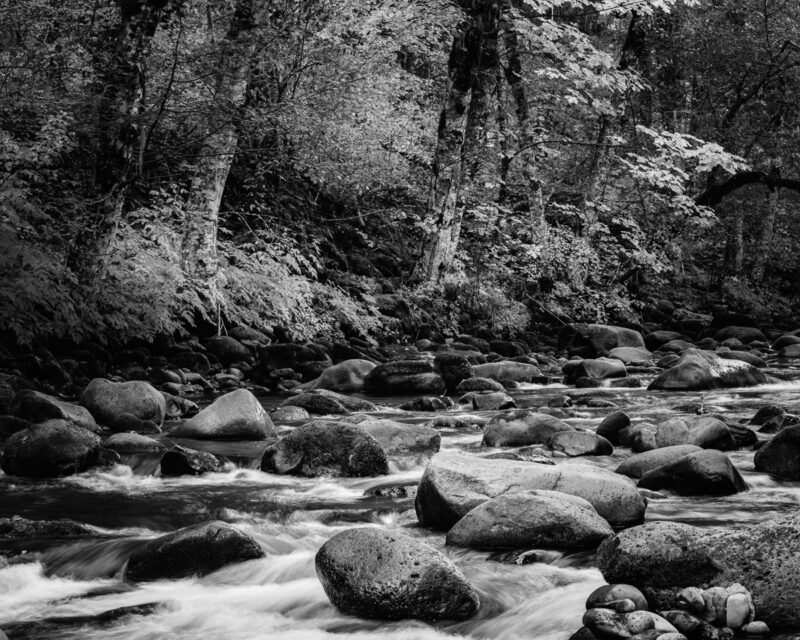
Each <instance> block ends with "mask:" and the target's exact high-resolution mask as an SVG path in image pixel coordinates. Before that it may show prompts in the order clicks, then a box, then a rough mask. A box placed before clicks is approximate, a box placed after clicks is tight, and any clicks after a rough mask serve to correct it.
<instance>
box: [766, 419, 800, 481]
mask: <svg viewBox="0 0 800 640" xmlns="http://www.w3.org/2000/svg"><path fill="white" fill-rule="evenodd" d="M755 467H756V471H762V472H764V473H769V474H771V475H773V476H778V477H781V478H786V479H789V480H800V426H792V427H785V428H783V429H781V430H780V431H779V432H778V433H777V434H776V435H774V436H773V437H772V440H770V441H769V442H767V443H766V444H765V445H764V446H763V447H761V448H760V449H759V450H758V451H756V455H755Z"/></svg>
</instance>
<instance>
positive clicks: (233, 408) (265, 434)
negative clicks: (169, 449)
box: [170, 389, 277, 440]
mask: <svg viewBox="0 0 800 640" xmlns="http://www.w3.org/2000/svg"><path fill="white" fill-rule="evenodd" d="M170 436H172V437H173V438H192V439H194V440H276V439H277V435H276V434H275V425H273V424H272V420H271V419H270V417H269V415H267V412H266V411H265V410H264V407H262V406H261V403H260V402H259V401H258V398H256V397H255V396H254V395H253V394H252V393H250V392H249V391H248V390H247V389H237V390H236V391H231V392H230V393H226V394H225V395H224V396H220V397H219V398H217V399H216V400H214V402H212V403H211V404H210V405H208V406H207V407H206V408H205V409H203V410H202V411H201V412H200V413H198V414H197V415H196V416H194V417H193V418H189V419H188V420H187V421H186V422H184V423H183V424H181V425H178V426H176V427H174V428H173V429H171V430H170Z"/></svg>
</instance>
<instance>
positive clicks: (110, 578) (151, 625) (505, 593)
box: [0, 370, 800, 640]
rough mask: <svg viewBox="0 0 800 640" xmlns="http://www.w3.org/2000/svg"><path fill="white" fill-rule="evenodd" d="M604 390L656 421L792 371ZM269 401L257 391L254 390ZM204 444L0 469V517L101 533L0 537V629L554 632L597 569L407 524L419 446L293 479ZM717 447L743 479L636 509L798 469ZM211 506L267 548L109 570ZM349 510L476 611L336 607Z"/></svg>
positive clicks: (754, 394)
mask: <svg viewBox="0 0 800 640" xmlns="http://www.w3.org/2000/svg"><path fill="white" fill-rule="evenodd" d="M782 373H783V375H784V376H785V375H786V373H787V372H786V371H785V370H784V371H783V372H782ZM565 390H566V388H565V387H563V386H561V385H548V386H533V385H531V386H529V387H528V388H526V389H523V390H519V391H515V392H513V393H512V395H513V396H514V397H515V399H516V401H517V403H518V405H519V406H520V407H523V408H524V407H537V406H541V405H544V404H546V403H547V400H548V399H550V398H552V397H553V396H555V395H561V394H563V393H564V392H565ZM571 392H575V390H571ZM578 393H589V394H593V393H597V391H596V390H592V391H586V392H578ZM603 393H610V394H612V396H611V399H612V400H614V401H615V402H617V403H618V404H619V405H620V408H622V409H624V410H625V411H626V412H627V413H628V414H629V415H630V416H631V418H632V420H633V421H634V422H636V421H638V420H647V421H650V422H657V421H660V420H663V419H665V418H668V417H672V416H675V415H680V414H681V413H682V411H681V410H680V409H676V407H680V408H685V406H686V405H689V404H696V403H701V402H702V403H703V405H704V406H705V407H706V409H707V410H709V411H714V412H724V413H726V414H728V415H730V416H732V417H740V418H750V417H751V416H752V415H753V414H754V413H755V411H756V410H757V409H758V408H759V407H760V406H762V405H763V404H766V403H775V404H781V405H788V406H792V405H794V404H797V403H799V402H800V382H792V381H787V382H783V383H780V384H774V385H767V386H761V387H755V388H748V389H733V390H722V391H714V392H707V393H704V394H702V395H701V394H699V393H664V392H649V391H646V390H645V389H644V388H642V389H610V390H605V391H603ZM371 399H372V400H373V401H377V402H378V403H382V405H383V407H382V410H381V411H380V412H379V415H380V416H381V417H391V418H392V419H395V420H400V421H407V422H427V421H429V420H430V419H431V417H432V416H431V414H423V413H413V412H405V411H400V410H399V409H396V408H394V407H396V406H397V405H398V404H400V403H401V402H403V401H404V400H405V399H404V398H383V399H381V398H379V399H377V400H376V399H375V398H371ZM279 401H280V399H277V398H276V399H275V401H274V402H269V401H266V402H265V406H274V405H275V404H277V403H278V402H279ZM573 410H574V413H575V415H574V417H572V418H569V419H567V422H569V423H571V424H574V425H576V426H582V427H587V426H596V425H597V424H598V423H599V422H600V420H601V419H602V417H603V416H605V415H606V414H607V413H608V411H609V410H608V409H587V408H585V407H581V406H577V407H575V408H574V409H573ZM448 415H453V416H461V417H470V416H471V417H473V418H475V419H477V420H479V421H486V420H487V419H488V417H489V416H490V415H491V414H490V413H480V412H467V411H463V410H458V409H451V410H450V411H448ZM442 436H443V437H442V450H461V451H467V452H473V453H475V452H478V451H481V448H480V441H481V437H482V432H481V430H480V429H479V428H470V429H460V430H456V429H448V430H443V431H442ZM182 443H184V444H189V445H190V446H195V445H198V444H199V443H196V442H189V443H185V442H182ZM198 448H199V447H198ZM204 448H206V449H210V450H212V451H215V452H217V453H223V454H226V455H228V457H230V458H231V459H232V460H234V461H235V462H236V464H233V463H231V464H230V465H229V467H228V469H227V470H226V471H225V472H223V473H217V474H210V475H206V476H204V477H200V478H177V479H172V478H170V479H162V478H160V477H157V475H154V472H155V470H156V466H157V465H156V464H155V462H154V461H153V460H152V459H149V460H148V459H130V460H127V462H129V464H130V466H129V465H116V466H115V467H112V468H110V469H105V470H102V471H92V472H88V473H84V474H81V475H78V476H72V477H68V478H63V479H58V480H50V481H44V482H42V481H28V480H22V479H18V478H14V479H12V478H10V477H8V476H4V475H2V473H1V472H0V517H9V516H11V515H19V516H22V517H25V518H31V519H54V518H71V519H73V520H75V521H78V522H82V523H86V524H89V525H91V526H93V527H96V528H97V530H98V533H99V534H101V535H100V536H99V537H98V538H91V539H87V540H55V541H54V540H47V541H44V540H28V541H25V542H24V543H19V542H16V543H12V542H9V541H3V540H0V554H4V553H5V554H9V553H10V554H11V555H12V556H14V554H17V553H18V552H19V551H20V550H22V549H25V550H26V554H25V555H24V556H19V555H16V556H15V557H14V560H13V561H12V562H11V563H7V562H2V559H0V629H5V630H6V631H7V633H8V634H9V637H10V638H11V640H17V638H26V639H32V640H38V639H42V640H45V639H47V640H55V639H82V640H100V639H118V640H122V639H125V640H167V639H169V640H197V639H201V638H202V639H206V638H207V639H209V640H212V639H213V640H221V639H224V640H255V639H261V638H270V639H271V640H276V639H282V640H315V639H321V638H328V639H332V638H337V639H341V640H344V639H345V638H353V639H357V638H362V639H364V640H367V639H369V640H377V639H380V640H428V639H431V640H433V639H444V638H450V639H452V638H476V639H480V638H486V639H489V638H491V639H508V640H513V639H517V638H519V639H523V638H525V639H531V638H535V639H537V640H565V639H566V638H568V637H569V636H570V635H571V634H572V633H574V632H575V631H576V630H577V629H578V628H579V627H580V626H581V623H580V621H581V616H582V615H583V611H584V602H585V600H586V597H587V596H588V595H589V593H590V592H591V591H592V590H594V589H595V588H597V587H598V586H600V585H601V584H604V582H605V581H604V580H603V578H602V576H601V575H600V572H599V571H598V570H597V569H596V567H595V566H594V554H593V553H586V552H583V553H573V554H565V553H559V552H555V551H548V552H540V553H538V554H534V556H533V558H534V559H535V560H536V561H534V562H530V563H528V564H518V563H516V562H515V560H516V559H517V556H516V555H514V554H512V553H486V552H478V551H470V550H463V549H454V548H449V547H445V545H444V534H443V533H441V532H431V531H427V530H424V529H420V528H418V527H417V526H416V517H415V515H414V510H413V487H414V485H415V484H416V482H417V481H418V480H419V478H420V477H421V475H422V472H423V470H424V468H425V460H424V459H413V458H408V459H406V458H399V459H393V460H392V461H391V466H392V475H391V476H390V477H388V478H387V477H380V478H369V479H338V478H337V479H330V478H315V479H305V478H302V479H301V478H293V477H288V476H275V475H270V474H267V473H263V472H261V471H259V470H257V461H258V459H259V457H260V453H261V446H260V445H257V444H253V443H214V444H210V443H207V444H206V445H205V447H204ZM629 455H630V451H627V450H624V449H619V450H618V451H617V452H615V454H614V455H613V456H609V457H598V458H579V459H577V460H575V459H560V460H558V463H559V464H574V463H575V462H581V463H590V464H597V465H602V466H604V467H610V468H615V467H616V466H617V465H618V464H619V462H620V461H621V460H622V459H624V458H625V457H627V456H629ZM730 457H731V459H732V460H733V462H734V464H735V465H736V466H737V468H738V469H739V470H740V472H741V473H742V475H743V476H744V478H745V479H746V481H747V482H748V484H749V485H750V490H749V491H747V492H745V493H740V494H738V495H735V496H730V497H724V498H718V497H714V498H709V497H699V498H697V497H693V498H686V497H677V496H669V497H666V498H665V499H658V500H652V501H650V503H649V505H648V508H647V514H646V518H647V520H673V521H680V522H686V523H690V524H694V525H699V526H716V525H726V526H732V527H746V526H748V525H750V524H753V523H755V522H761V521H764V520H767V519H769V518H771V517H773V516H775V515H777V514H779V513H785V512H786V511H787V510H790V509H795V508H797V505H798V503H800V483H790V482H784V481H776V480H775V479H773V478H770V477H769V476H766V475H764V474H761V473H757V472H755V471H754V469H753V452H752V451H738V452H732V453H731V454H730ZM387 484H394V485H403V486H408V488H409V491H408V495H406V496H400V497H393V496H395V495H396V492H385V491H383V492H380V491H379V492H377V494H376V492H375V491H374V490H375V489H376V488H377V489H380V488H381V487H385V486H386V485H387ZM212 517H216V518H220V519H223V520H226V521H228V522H231V523H233V524H235V525H236V526H237V527H239V528H241V529H242V530H243V531H244V532H246V533H248V534H250V535H251V536H253V537H254V538H255V539H256V540H257V541H258V542H259V544H260V545H261V546H262V547H263V549H264V550H265V552H266V554H267V556H266V558H264V559H261V560H254V561H250V562H246V563H243V564H238V565H233V566H229V567H226V568H224V569H222V570H220V571H217V572H215V573H213V574H211V575H209V576H206V577H204V578H201V579H187V580H180V581H160V582H150V583H142V584H134V585H132V584H128V583H126V582H124V581H123V580H122V579H121V573H122V570H123V568H124V564H125V561H126V559H127V557H128V555H129V554H130V552H131V550H132V549H133V548H135V547H136V546H137V545H140V544H141V542H142V540H145V539H148V538H152V537H154V536H157V535H160V534H162V533H164V532H168V531H172V530H174V529H176V528H178V527H182V526H186V525H190V524H194V523H197V522H201V521H203V520H207V519H209V518H212ZM356 526H363V527H403V528H404V530H405V531H406V532H407V533H409V534H411V535H414V536H417V537H419V538H420V539H422V540H424V541H425V542H427V543H429V544H431V545H433V546H435V547H436V548H439V549H441V550H443V551H444V552H445V553H447V555H448V556H449V557H450V558H451V559H452V560H453V561H454V562H455V563H456V564H457V565H458V566H459V567H460V568H461V569H462V571H463V572H464V573H465V575H466V576H467V578H468V579H469V581H470V582H471V583H472V584H473V586H474V587H475V589H476V591H477V592H478V594H479V596H480V599H481V606H480V609H479V611H478V614H477V615H476V616H475V617H474V618H472V619H470V620H468V621H465V622H459V623H440V624H433V625H430V624H426V623H422V622H417V621H402V622H376V621H367V620H360V619H357V618H353V617H350V616H347V615H344V614H342V613H340V612H339V611H337V610H336V609H335V608H334V607H333V606H332V605H331V604H330V603H329V602H328V599H327V597H326V596H325V593H324V592H323V590H322V586H321V585H320V583H319V581H318V580H317V577H316V574H315V571H314V554H315V553H316V551H317V549H319V547H320V546H321V545H322V544H323V543H324V542H325V541H326V540H327V539H328V538H330V537H331V536H333V535H334V534H336V533H338V532H340V531H343V530H345V529H348V528H351V527H356ZM109 612H111V613H109Z"/></svg>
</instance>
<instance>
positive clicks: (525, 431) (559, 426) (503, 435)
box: [483, 409, 574, 447]
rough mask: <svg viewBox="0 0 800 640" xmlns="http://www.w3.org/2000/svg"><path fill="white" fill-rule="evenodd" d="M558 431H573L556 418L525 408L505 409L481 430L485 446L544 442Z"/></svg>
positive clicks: (513, 445) (515, 445) (514, 445)
mask: <svg viewBox="0 0 800 640" xmlns="http://www.w3.org/2000/svg"><path fill="white" fill-rule="evenodd" d="M559 431H574V429H573V427H571V426H570V425H568V424H567V423H566V422H562V421H561V420H559V419H558V418H554V417H553V416H550V415H547V414H545V413H535V412H533V411H529V410H527V409H515V410H512V411H506V412H505V413H502V414H500V415H497V416H495V417H494V418H492V419H491V420H490V421H489V423H488V424H487V425H486V429H485V430H484V432H483V445H484V446H486V447H520V446H524V445H528V444H545V443H546V442H548V440H549V439H550V437H551V436H552V435H553V434H554V433H557V432H559Z"/></svg>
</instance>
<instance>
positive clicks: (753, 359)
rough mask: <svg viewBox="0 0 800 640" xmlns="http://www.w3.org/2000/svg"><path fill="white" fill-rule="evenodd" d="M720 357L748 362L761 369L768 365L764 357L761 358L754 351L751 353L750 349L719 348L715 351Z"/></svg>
mask: <svg viewBox="0 0 800 640" xmlns="http://www.w3.org/2000/svg"><path fill="white" fill-rule="evenodd" d="M715 353H716V354H717V355H718V356H719V357H720V358H723V359H725V360H741V361H742V362H746V363H747V364H751V365H753V366H754V367H758V368H759V369H763V368H764V367H766V366H767V363H766V362H765V361H764V359H763V358H759V357H758V356H757V355H755V354H754V353H750V352H749V351H723V350H719V351H716V352H715Z"/></svg>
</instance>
